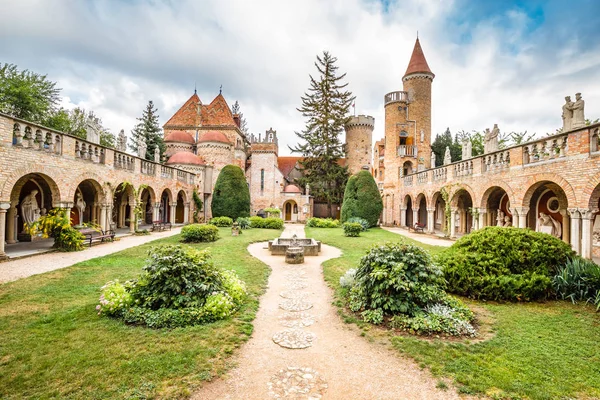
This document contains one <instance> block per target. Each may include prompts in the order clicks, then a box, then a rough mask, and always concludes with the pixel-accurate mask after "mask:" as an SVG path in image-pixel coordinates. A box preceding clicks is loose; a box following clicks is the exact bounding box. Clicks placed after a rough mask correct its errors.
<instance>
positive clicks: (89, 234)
mask: <svg viewBox="0 0 600 400" xmlns="http://www.w3.org/2000/svg"><path fill="white" fill-rule="evenodd" d="M79 232H81V234H82V235H83V236H84V239H83V242H87V243H89V245H90V247H92V243H94V242H104V240H105V239H106V240H108V239H110V241H111V242H112V241H113V240H115V231H113V230H108V231H101V230H96V229H81V230H80V231H79Z"/></svg>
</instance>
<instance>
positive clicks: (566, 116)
mask: <svg viewBox="0 0 600 400" xmlns="http://www.w3.org/2000/svg"><path fill="white" fill-rule="evenodd" d="M562 119H563V132H568V131H570V130H571V129H572V127H573V102H572V101H571V96H566V97H565V104H564V105H563V106H562Z"/></svg>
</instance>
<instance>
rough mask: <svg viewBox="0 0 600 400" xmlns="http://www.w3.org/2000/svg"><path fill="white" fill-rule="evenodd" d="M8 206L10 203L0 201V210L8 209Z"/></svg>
mask: <svg viewBox="0 0 600 400" xmlns="http://www.w3.org/2000/svg"><path fill="white" fill-rule="evenodd" d="M9 208H10V203H0V210H4V211H5V212H6V210H8V209H9Z"/></svg>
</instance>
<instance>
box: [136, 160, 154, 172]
mask: <svg viewBox="0 0 600 400" xmlns="http://www.w3.org/2000/svg"><path fill="white" fill-rule="evenodd" d="M140 172H141V173H142V174H144V175H156V164H155V163H152V162H149V161H146V160H141V162H140Z"/></svg>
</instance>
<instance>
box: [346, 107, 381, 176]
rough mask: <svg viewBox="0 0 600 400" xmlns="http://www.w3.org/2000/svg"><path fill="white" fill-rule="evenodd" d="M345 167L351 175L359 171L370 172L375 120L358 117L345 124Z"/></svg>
mask: <svg viewBox="0 0 600 400" xmlns="http://www.w3.org/2000/svg"><path fill="white" fill-rule="evenodd" d="M345 128H346V165H347V166H348V169H349V171H350V174H351V175H354V174H356V173H358V172H359V171H360V170H361V169H366V170H368V171H371V166H372V162H373V161H372V159H373V157H372V150H371V144H372V143H373V129H374V128H375V118H373V117H371V116H368V115H359V116H357V117H352V118H350V121H348V123H347V124H346V127H345Z"/></svg>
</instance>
